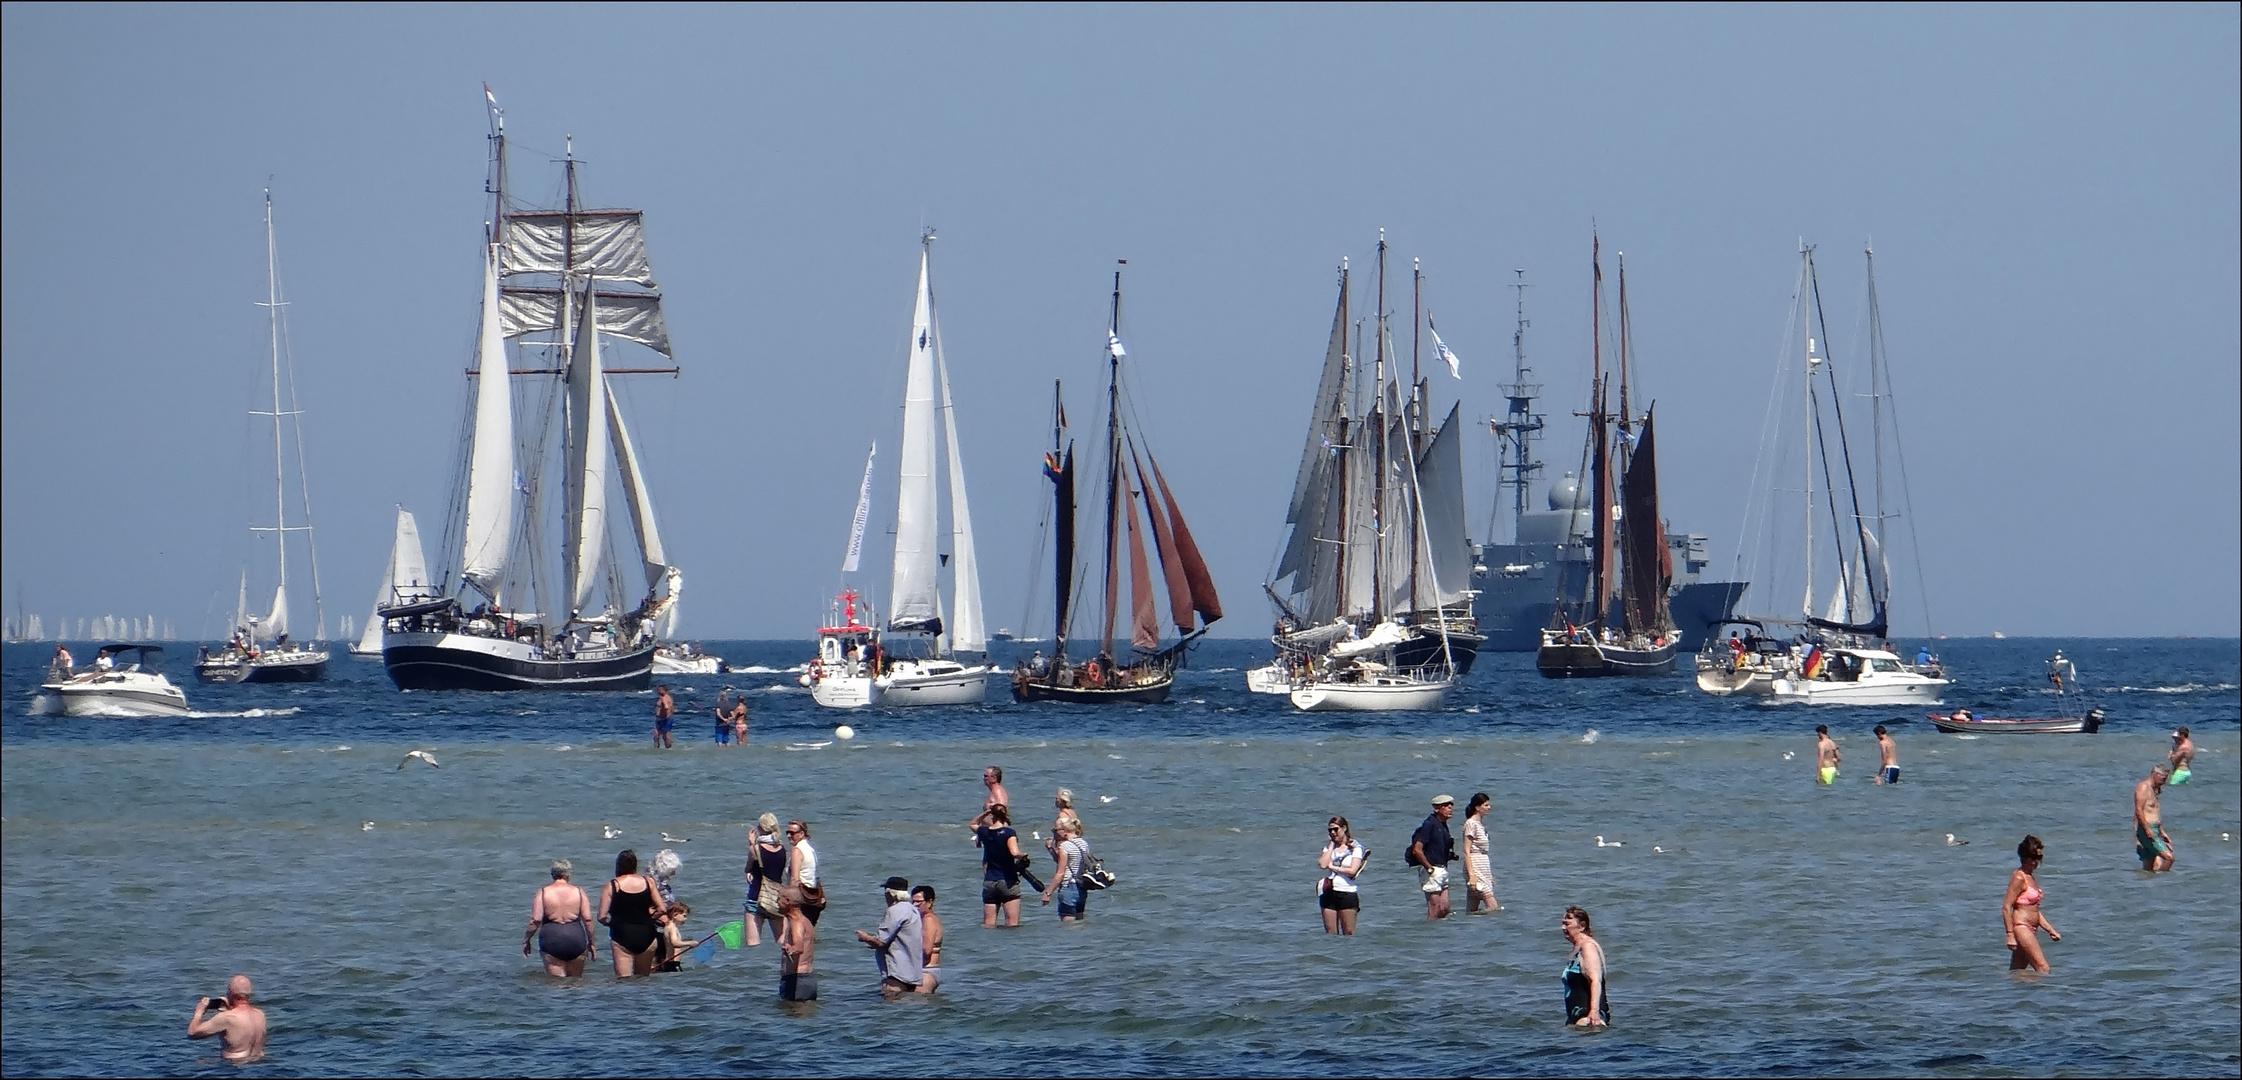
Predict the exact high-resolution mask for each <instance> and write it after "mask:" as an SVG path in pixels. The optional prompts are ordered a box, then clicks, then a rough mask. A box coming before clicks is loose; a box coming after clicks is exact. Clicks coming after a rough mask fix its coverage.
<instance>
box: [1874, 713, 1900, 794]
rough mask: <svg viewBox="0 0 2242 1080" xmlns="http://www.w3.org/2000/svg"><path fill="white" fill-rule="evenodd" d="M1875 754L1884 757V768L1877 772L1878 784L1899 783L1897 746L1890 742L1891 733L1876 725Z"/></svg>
mask: <svg viewBox="0 0 2242 1080" xmlns="http://www.w3.org/2000/svg"><path fill="white" fill-rule="evenodd" d="M1876 752H1877V753H1879V754H1882V755H1883V756H1884V767H1883V768H1881V769H1879V770H1877V772H1876V782H1877V783H1879V784H1896V783H1899V744H1898V743H1896V742H1893V741H1892V733H1891V732H1889V731H1886V730H1884V725H1882V724H1878V725H1876Z"/></svg>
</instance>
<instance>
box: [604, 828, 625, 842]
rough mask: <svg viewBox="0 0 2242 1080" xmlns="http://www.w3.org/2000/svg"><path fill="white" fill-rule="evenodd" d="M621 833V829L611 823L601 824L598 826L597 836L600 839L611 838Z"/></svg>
mask: <svg viewBox="0 0 2242 1080" xmlns="http://www.w3.org/2000/svg"><path fill="white" fill-rule="evenodd" d="M621 835H623V830H621V829H618V828H616V827H615V826H613V825H602V826H600V827H599V838H600V839H602V840H613V839H615V838H616V837H618V836H621Z"/></svg>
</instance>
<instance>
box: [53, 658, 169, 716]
mask: <svg viewBox="0 0 2242 1080" xmlns="http://www.w3.org/2000/svg"><path fill="white" fill-rule="evenodd" d="M126 653H131V654H133V659H132V660H131V661H129V662H124V661H122V660H121V658H122V657H123V656H124V654H126ZM67 655H68V654H66V653H58V655H57V656H56V662H55V663H54V665H53V666H52V667H50V668H49V669H48V671H47V681H46V682H45V683H43V684H41V685H40V687H39V690H40V692H41V693H43V694H45V695H47V696H48V699H49V700H50V701H53V702H55V703H57V704H58V705H59V706H60V707H61V710H62V714H63V715H65V716H185V715H187V713H188V708H187V695H186V693H185V692H183V691H181V690H180V689H179V688H178V687H176V686H173V685H172V684H171V680H170V679H167V678H165V677H164V674H163V672H162V671H161V670H159V668H158V667H157V665H158V663H159V661H158V659H157V658H158V657H161V656H162V655H163V649H162V648H161V647H159V646H155V645H125V644H119V645H104V646H102V647H101V649H100V651H99V652H96V653H95V654H94V660H93V663H92V664H89V665H87V666H85V667H83V668H73V667H69V666H66V665H65V663H64V657H65V656H67Z"/></svg>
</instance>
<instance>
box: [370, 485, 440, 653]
mask: <svg viewBox="0 0 2242 1080" xmlns="http://www.w3.org/2000/svg"><path fill="white" fill-rule="evenodd" d="M439 591H440V590H438V589H437V588H436V586H435V584H434V583H432V582H430V581H429V580H428V556H427V555H426V554H425V553H423V552H422V550H421V546H420V523H419V522H417V521H415V520H413V514H412V511H410V510H407V509H405V508H404V507H402V506H400V507H398V508H397V536H396V539H394V540H392V541H390V544H389V564H388V565H387V566H386V567H384V568H383V569H382V577H381V587H380V588H378V589H375V590H374V606H373V609H372V610H371V611H370V612H369V613H368V614H367V616H366V629H365V630H364V631H363V632H362V633H360V634H359V636H358V640H357V641H355V642H352V643H351V646H350V655H352V656H356V657H362V658H365V659H369V660H379V659H381V635H382V626H383V619H382V617H381V609H383V608H385V607H398V606H400V605H405V604H417V603H419V602H421V601H423V600H431V599H435V598H436V597H437V596H438V595H439Z"/></svg>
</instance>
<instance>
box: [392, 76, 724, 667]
mask: <svg viewBox="0 0 2242 1080" xmlns="http://www.w3.org/2000/svg"><path fill="white" fill-rule="evenodd" d="M564 167H565V169H566V173H565V177H566V192H567V202H566V204H565V205H564V206H563V207H562V209H560V210H556V211H533V210H517V209H515V208H514V207H513V206H512V205H511V204H510V203H509V201H508V199H507V187H506V129H505V118H504V116H503V115H502V114H501V113H499V112H498V110H497V107H496V105H495V104H494V105H493V106H492V108H491V183H490V191H491V192H492V197H493V207H492V209H493V214H492V219H493V222H494V229H493V234H492V236H491V237H490V238H489V242H488V243H487V244H486V245H485V246H484V251H483V306H482V327H481V333H480V336H479V338H478V344H477V349H476V367H475V368H474V369H473V370H471V371H470V372H469V373H468V374H470V375H471V376H474V377H475V378H476V386H475V396H474V404H473V417H474V421H473V423H474V429H473V430H474V433H473V436H472V438H471V439H469V440H468V442H467V445H466V447H465V450H466V452H467V467H466V470H465V471H466V477H467V491H466V494H465V498H464V499H462V500H461V502H462V503H463V504H464V506H465V510H464V515H463V516H464V523H463V527H462V529H461V531H460V534H459V535H460V536H461V544H460V548H459V552H458V555H459V562H458V563H457V565H458V567H459V578H458V582H459V585H458V588H459V590H460V591H459V592H457V593H455V594H453V595H450V596H441V597H437V598H435V599H429V600H422V601H417V602H412V603H403V604H397V605H393V606H390V607H385V608H382V609H381V610H380V612H379V614H380V615H381V617H382V619H383V621H384V627H383V634H382V663H383V665H384V666H385V667H387V668H388V670H389V677H390V680H391V681H392V682H394V683H396V684H397V687H398V688H399V689H401V690H643V689H645V688H646V687H647V685H648V684H649V683H650V682H651V681H652V675H653V662H654V648H655V644H656V641H657V637H658V628H659V626H660V625H661V621H662V619H663V617H664V616H665V615H666V614H669V613H670V612H672V611H673V610H674V605H675V604H676V603H677V600H678V598H679V593H680V591H681V589H682V586H683V576H682V575H681V574H680V573H679V572H678V570H677V568H676V567H674V566H670V565H669V564H668V560H667V557H666V556H665V555H664V553H663V550H662V542H661V537H660V535H659V534H658V532H657V531H656V528H655V522H654V507H653V501H652V498H651V495H650V493H649V492H648V490H647V485H646V479H645V476H644V475H643V473H642V471H641V469H640V467H639V459H638V455H637V453H636V451H635V450H634V448H633V446H632V444H631V438H630V432H629V430H628V429H627V428H626V427H625V426H624V423H623V413H622V408H621V406H620V404H619V403H618V402H617V401H616V399H615V395H614V394H613V393H612V392H611V388H610V386H609V385H608V380H609V376H610V374H631V373H656V372H658V373H662V374H669V375H675V374H676V373H677V368H675V367H659V368H609V367H608V366H607V365H606V364H605V363H604V361H603V359H602V356H601V342H602V339H603V338H607V339H612V340H616V341H629V342H635V343H637V344H639V345H642V346H644V347H646V348H648V349H651V350H653V351H654V352H655V353H658V354H660V355H661V356H662V357H664V358H668V357H669V356H670V342H669V329H668V324H667V323H666V322H665V321H664V320H663V317H662V294H661V293H660V292H659V291H657V290H656V289H655V288H654V286H653V270H652V268H651V266H650V265H649V264H648V262H647V258H646V223H645V215H644V214H643V213H642V212H641V211H638V210H590V209H586V208H584V206H583V205H582V204H581V202H580V201H579V200H578V197H577V185H576V157H575V154H574V152H573V149H572V150H571V152H570V153H569V154H568V156H567V158H566V160H565V166H564ZM623 286H629V287H628V288H624V287H623ZM524 338H529V339H530V340H526V341H525V340H522V339H524ZM509 339H512V340H517V341H520V342H521V345H522V346H523V347H524V349H525V351H528V352H529V353H530V355H531V356H534V357H535V362H533V363H531V364H530V365H528V366H525V367H523V368H521V369H516V368H514V367H512V366H511V365H510V364H509V357H508V353H507V347H506V343H507V341H508V340H509ZM517 375H519V376H526V377H529V378H541V379H556V378H557V380H558V382H559V385H558V386H552V387H551V390H550V391H548V392H546V393H544V394H541V395H532V397H533V399H540V400H542V401H543V402H545V403H546V405H545V406H544V407H543V408H541V410H540V415H536V416H534V417H527V418H525V420H526V421H527V424H526V426H527V429H528V430H527V433H526V435H525V436H520V437H522V438H525V440H526V442H525V445H527V446H528V447H530V448H531V450H530V452H529V454H528V455H527V456H526V457H525V458H524V459H523V460H522V461H520V462H519V463H518V465H517V461H516V459H515V453H514V448H515V446H516V445H517V437H518V436H517V432H516V431H515V430H514V417H513V405H512V393H511V391H510V388H509V385H508V380H509V378H510V377H513V376H517ZM550 385H551V384H548V386H550ZM548 410H549V411H548ZM553 413H558V414H559V419H560V420H561V422H560V423H559V424H549V423H548V420H550V419H552V418H553ZM556 428H557V429H558V430H559V431H560V432H561V439H560V442H561V445H560V446H559V447H558V451H559V452H558V454H557V455H555V454H551V453H550V450H551V449H552V448H550V447H548V445H547V442H546V440H548V439H549V438H550V435H549V434H547V433H548V432H550V431H552V430H555V429H556ZM548 457H557V458H558V459H559V461H560V462H561V468H562V473H561V477H560V480H561V489H562V495H563V498H562V499H561V500H560V501H561V502H562V504H563V506H562V515H561V519H560V521H559V522H558V523H557V525H556V524H555V523H553V522H551V521H536V520H534V517H535V515H536V514H537V512H538V511H539V510H540V508H542V507H547V506H551V505H552V501H551V500H550V499H540V498H539V497H538V495H537V493H538V492H539V491H540V490H541V489H542V488H543V486H544V482H545V481H546V480H547V476H548V474H547V470H546V464H547V459H548ZM617 467H619V469H620V473H621V479H622V483H623V489H624V495H625V501H626V505H627V506H628V508H629V512H630V519H631V528H632V533H633V536H634V537H635V539H636V540H637V543H638V555H639V560H638V563H639V565H638V567H637V569H638V570H641V571H643V573H644V580H645V583H646V592H645V595H644V598H643V599H640V600H638V601H637V602H636V604H635V605H634V606H631V607H628V608H626V607H624V604H625V603H628V602H629V601H628V600H627V599H625V598H626V597H627V596H628V594H629V593H630V592H635V589H633V588H631V587H630V586H628V585H626V584H625V583H626V582H627V581H628V580H629V579H630V578H631V577H635V576H637V575H634V574H629V573H626V572H624V571H623V570H622V568H620V567H618V566H617V565H616V563H617V560H616V558H615V553H613V552H611V551H610V550H609V549H608V544H607V536H608V518H609V514H608V486H609V481H610V470H611V469H614V468H617ZM517 499H519V500H520V501H521V503H522V506H523V514H524V516H526V517H531V518H532V519H533V520H532V521H531V522H530V523H529V524H528V525H527V526H525V527H524V528H522V529H520V530H519V531H518V532H517V530H516V528H515V524H514V522H515V510H516V501H517ZM448 532H449V530H447V533H448ZM553 532H558V533H559V534H560V540H561V551H560V561H559V567H560V569H561V575H560V576H561V578H562V580H561V582H560V583H558V584H557V585H556V584H555V583H554V582H552V581H551V580H549V579H544V578H543V577H542V575H541V574H540V569H541V568H542V567H545V566H549V565H551V564H550V563H548V562H547V559H548V558H549V554H550V553H549V552H547V551H546V550H545V545H546V543H547V542H548V541H547V540H546V538H547V537H550V536H551V535H552V534H553ZM517 544H518V546H519V547H520V548H522V549H523V554H524V556H525V557H524V558H522V559H518V560H517V559H514V558H513V557H512V556H513V554H514V552H513V549H514V548H515V547H516V546H517ZM524 597H526V598H528V600H529V602H528V603H522V602H521V599H522V598H524ZM595 599H598V600H599V602H598V603H594V600H595ZM539 608H544V609H546V611H545V612H544V613H540V612H539V611H538V610H537V609H539Z"/></svg>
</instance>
